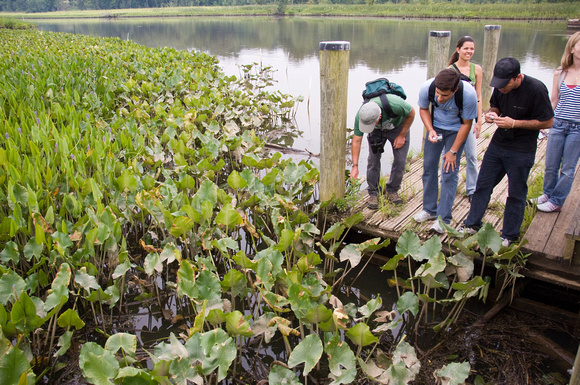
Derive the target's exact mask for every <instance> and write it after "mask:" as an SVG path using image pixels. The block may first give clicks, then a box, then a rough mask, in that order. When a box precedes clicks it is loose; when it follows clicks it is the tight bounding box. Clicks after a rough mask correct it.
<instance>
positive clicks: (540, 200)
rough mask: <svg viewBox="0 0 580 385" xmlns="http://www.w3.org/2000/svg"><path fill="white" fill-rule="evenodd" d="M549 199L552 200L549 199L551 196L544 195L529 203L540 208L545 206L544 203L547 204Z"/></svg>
mask: <svg viewBox="0 0 580 385" xmlns="http://www.w3.org/2000/svg"><path fill="white" fill-rule="evenodd" d="M548 199H550V197H549V196H547V195H546V194H542V195H540V196H539V197H537V198H533V199H530V201H529V202H530V204H532V205H536V206H538V205H541V204H543V203H546V202H547V201H548Z"/></svg>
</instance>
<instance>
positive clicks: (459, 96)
mask: <svg viewBox="0 0 580 385" xmlns="http://www.w3.org/2000/svg"><path fill="white" fill-rule="evenodd" d="M455 105H456V106H457V108H459V112H458V113H457V116H458V117H459V121H460V122H461V124H463V118H462V117H461V114H462V113H463V80H460V81H459V85H458V87H457V91H455Z"/></svg>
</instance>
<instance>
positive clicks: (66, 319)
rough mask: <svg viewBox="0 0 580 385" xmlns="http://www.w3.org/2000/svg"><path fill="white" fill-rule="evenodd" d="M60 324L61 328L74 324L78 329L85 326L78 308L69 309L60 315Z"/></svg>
mask: <svg viewBox="0 0 580 385" xmlns="http://www.w3.org/2000/svg"><path fill="white" fill-rule="evenodd" d="M58 326H60V327H61V328H69V327H71V326H74V327H75V328H76V329H77V330H78V329H82V328H83V327H84V326H85V323H84V322H83V320H81V318H80V317H79V315H78V313H77V311H76V310H73V309H67V310H66V311H65V312H64V313H62V314H61V315H60V317H58Z"/></svg>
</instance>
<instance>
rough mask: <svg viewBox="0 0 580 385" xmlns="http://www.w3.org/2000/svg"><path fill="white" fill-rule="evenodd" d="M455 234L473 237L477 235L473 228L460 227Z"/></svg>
mask: <svg viewBox="0 0 580 385" xmlns="http://www.w3.org/2000/svg"><path fill="white" fill-rule="evenodd" d="M457 232H458V233H462V234H463V235H473V234H475V233H477V230H476V229H474V228H473V227H469V226H466V225H461V226H459V227H458V228H457Z"/></svg>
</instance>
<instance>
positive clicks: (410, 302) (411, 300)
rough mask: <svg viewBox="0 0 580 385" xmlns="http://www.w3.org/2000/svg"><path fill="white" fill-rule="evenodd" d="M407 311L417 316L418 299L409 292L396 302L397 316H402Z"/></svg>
mask: <svg viewBox="0 0 580 385" xmlns="http://www.w3.org/2000/svg"><path fill="white" fill-rule="evenodd" d="M407 310H409V311H410V312H411V313H412V314H413V315H417V313H418V312H419V299H418V298H417V296H416V295H415V294H414V293H412V292H410V291H408V292H406V293H404V294H403V295H401V297H400V298H399V299H398V300H397V311H398V312H399V314H403V313H404V312H405V311H407Z"/></svg>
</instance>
